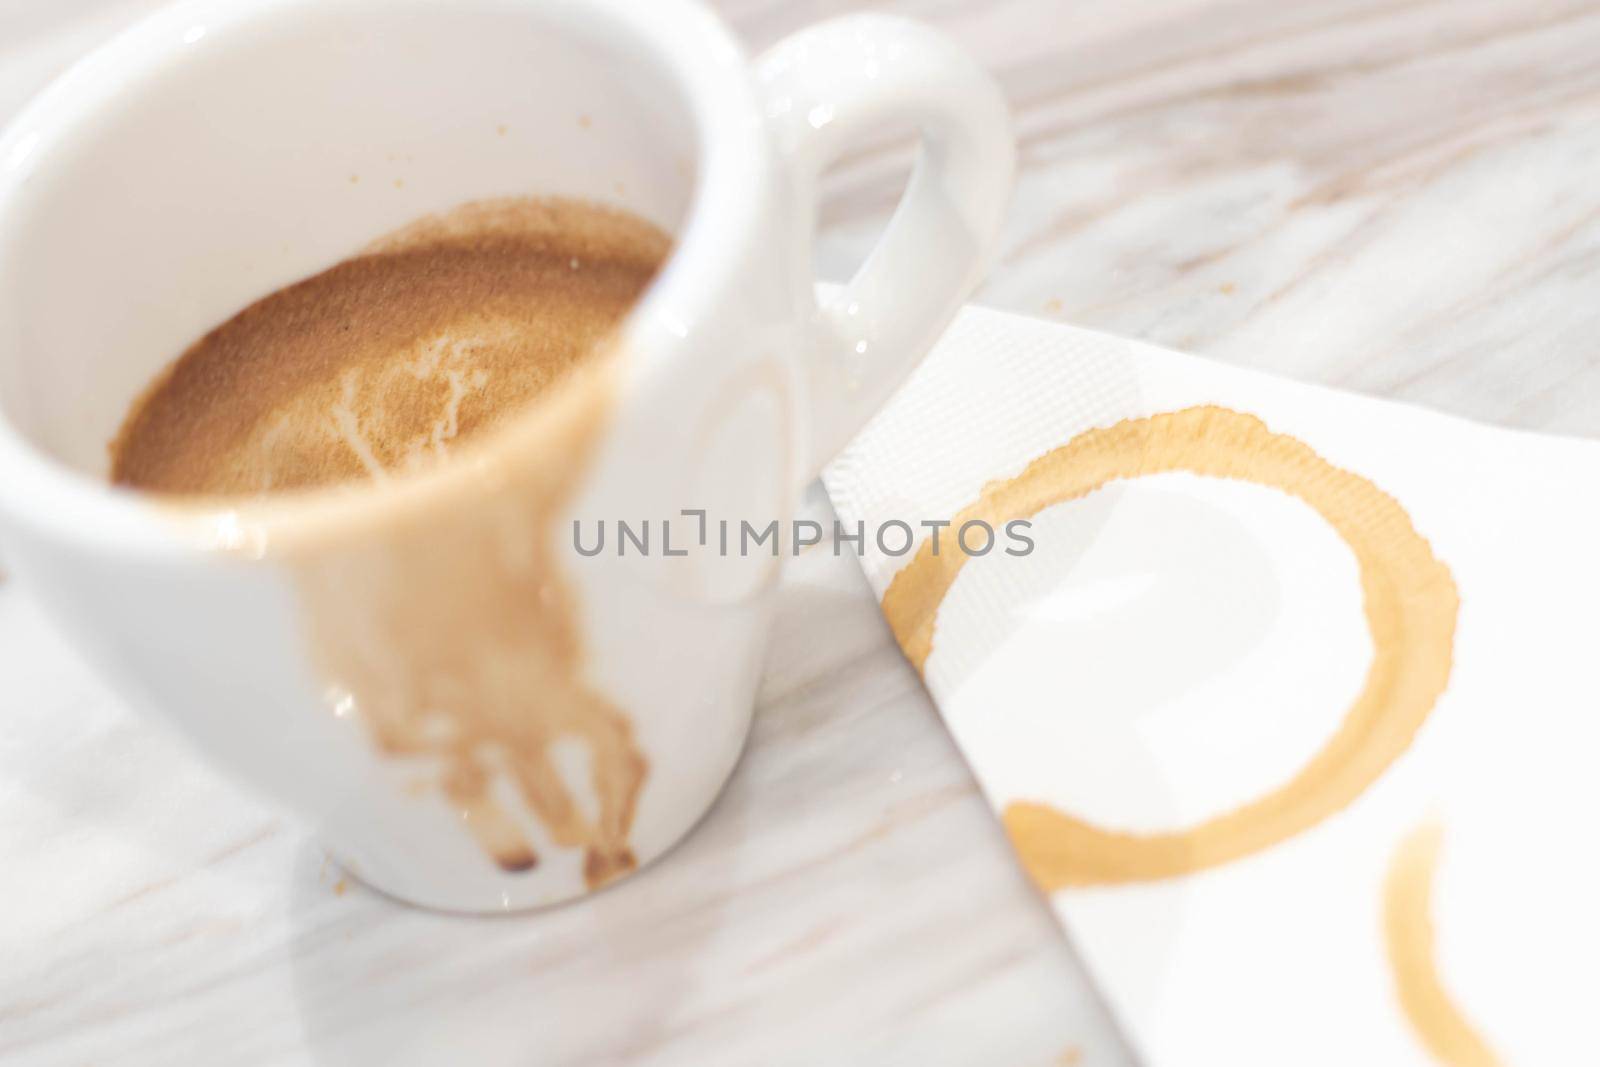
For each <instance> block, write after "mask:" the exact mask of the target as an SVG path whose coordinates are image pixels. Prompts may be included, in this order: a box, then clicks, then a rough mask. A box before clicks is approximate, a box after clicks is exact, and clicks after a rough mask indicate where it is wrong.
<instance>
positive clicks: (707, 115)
mask: <svg viewBox="0 0 1600 1067" xmlns="http://www.w3.org/2000/svg"><path fill="white" fill-rule="evenodd" d="M882 122H902V123H906V124H909V125H913V126H915V127H916V128H917V129H918V130H920V132H921V137H922V144H921V150H920V153H919V156H918V160H917V163H916V168H915V171H914V174H913V177H912V179H911V183H910V185H909V187H908V189H907V192H906V194H905V197H904V199H903V201H902V202H901V204H900V207H899V209H898V211H897V212H896V213H895V215H894V218H893V221H892V222H891V223H890V225H889V227H888V230H887V232H886V233H885V235H884V236H883V238H882V240H881V241H880V243H879V244H878V245H877V247H876V250H875V251H874V252H873V254H872V255H871V257H870V258H869V259H868V261H867V262H866V264H865V265H864V266H863V267H862V268H861V270H860V272H859V273H858V274H857V275H856V277H855V279H854V280H853V281H852V282H851V283H850V285H849V286H847V287H846V288H845V289H844V290H842V291H841V292H840V294H839V296H838V297H837V299H832V300H829V301H828V302H827V304H826V306H821V307H819V306H818V303H817V299H816V297H815V295H814V290H813V279H812V277H811V265H810V250H811V232H812V228H813V225H814V221H815V213H816V191H815V188H816V182H817V178H818V175H819V173H820V172H821V171H822V169H823V168H824V167H825V166H827V165H828V164H829V162H830V161H832V160H833V159H834V158H836V157H837V155H838V154H839V152H840V151H841V150H842V148H843V146H844V145H845V143H846V142H847V141H848V140H849V139H850V138H851V137H852V136H853V135H855V134H856V133H858V132H859V131H861V130H863V129H864V128H866V127H868V126H871V125H875V124H878V123H882ZM1013 151H1014V149H1013V143H1012V139H1011V134H1010V130H1009V121H1008V116H1007V113H1006V109H1005V107H1004V104H1003V101H1002V99H1001V97H1000V94H999V93H998V91H997V90H996V87H995V85H994V84H993V82H992V81H991V80H990V79H989V78H988V77H987V76H986V75H985V74H984V73H983V72H982V71H981V70H980V69H979V68H978V67H976V66H975V65H974V64H973V63H972V62H971V61H970V60H969V59H968V58H966V57H965V56H964V55H963V54H962V53H961V52H960V51H959V50H958V49H957V48H955V47H954V46H953V45H952V44H951V43H950V42H949V41H947V40H946V39H945V38H943V37H941V36H939V35H938V34H936V33H934V32H932V31H930V30H928V29H926V28H924V27H920V26H918V25H915V24H913V23H909V22H905V21H901V20H896V19H891V18H884V17H868V16H861V17H853V18H848V19H844V20H840V21H836V22H832V23H828V24H824V25H820V26H817V27H815V28H812V29H810V30H806V31H804V32H802V33H799V34H797V35H796V36H794V37H792V38H790V39H789V40H787V41H784V42H783V43H781V44H779V45H778V46H777V47H776V48H774V49H773V50H772V51H771V52H769V53H768V54H766V55H765V56H763V57H761V58H760V59H759V60H758V61H757V62H756V63H754V64H753V65H752V64H750V63H749V62H748V61H747V59H746V57H745V55H744V54H743V53H742V52H741V50H740V48H739V46H738V44H737V43H736V42H735V41H734V39H733V38H732V37H731V36H730V35H729V33H728V31H727V29H726V28H725V27H724V26H723V25H721V24H720V22H719V21H718V20H717V19H716V18H715V17H714V16H713V15H712V14H711V13H709V12H708V11H707V10H705V9H703V8H702V7H699V6H697V5H695V4H693V3H690V2H687V0H652V2H650V3H640V2H637V0H451V2H445V0H206V2H201V3H191V4H185V5H180V6H177V7H174V8H171V9H168V10H166V11H164V12H162V13H160V14H158V15H157V16H155V17H154V18H152V19H150V20H149V21H147V22H145V23H143V24H141V25H139V26H137V27H136V28H134V29H132V30H131V31H129V32H127V33H125V34H123V35H122V36H120V37H119V38H117V39H116V40H114V41H112V42H111V43H110V44H108V45H107V46H105V47H104V48H102V49H100V50H99V51H97V52H95V53H94V54H93V55H91V56H90V57H89V58H87V59H85V60H84V61H83V62H82V63H80V64H79V65H77V66H76V67H75V68H73V69H72V70H71V71H70V72H69V73H67V74H66V75H65V76H64V77H62V78H61V79H60V80H59V81H58V82H57V83H56V84H55V85H53V86H52V87H50V88H49V89H48V90H47V91H46V92H45V93H44V94H43V95H42V96H40V97H39V98H38V99H37V100H36V101H34V102H33V103H32V104H31V105H30V106H29V107H28V108H27V109H26V110H25V111H24V112H23V113H22V114H21V115H20V116H19V117H18V118H17V119H16V121H15V122H14V123H13V124H12V126H11V127H10V128H9V130H8V131H7V133H6V134H5V136H4V138H3V140H0V537H3V539H4V540H3V545H0V547H3V549H4V556H5V558H6V561H7V564H8V566H9V567H10V568H11V569H13V570H14V571H15V572H16V573H17V574H18V576H19V577H20V578H22V579H23V580H24V582H25V584H27V585H29V586H30V587H31V588H32V589H33V591H34V592H35V593H36V595H37V596H38V598H39V600H40V601H41V602H42V603H43V604H44V605H45V606H46V607H47V608H48V609H49V610H50V611H51V612H52V613H53V615H54V616H55V617H56V618H57V619H58V620H59V622H60V624H61V625H62V627H63V629H64V630H65V631H66V632H68V633H69V635H71V636H72V637H73V638H74V639H75V641H76V642H77V643H78V645H79V647H80V648H81V650H82V651H83V652H84V654H85V656H86V657H88V658H89V659H90V660H91V662H92V663H94V664H95V665H96V666H97V667H98V668H99V669H100V670H101V671H103V672H104V674H105V676H106V677H107V678H108V679H109V680H110V681H111V682H112V683H113V684H114V685H116V686H117V687H118V689H119V691H120V692H123V693H125V694H126V695H127V696H128V698H129V699H130V700H133V701H135V702H136V703H138V704H140V705H142V706H144V707H147V708H149V709H150V710H151V711H152V712H153V713H156V714H159V715H161V716H163V717H165V718H166V719H168V720H169V721H171V722H173V723H174V724H175V725H176V726H177V727H178V728H179V730H180V731H181V732H182V733H184V734H186V735H187V736H188V737H189V738H190V739H191V740H192V741H193V742H194V743H195V744H196V745H197V746H198V747H199V748H200V749H202V750H203V751H204V752H205V753H206V754H207V755H209V756H210V757H211V758H212V759H213V760H214V761H215V762H216V763H217V764H218V765H220V766H222V767H224V768H225V769H227V770H228V771H230V772H232V773H233V774H235V775H236V776H237V777H239V778H241V779H243V780H245V781H248V782H250V783H252V784H254V785H255V786H257V787H259V788H261V789H263V790H265V791H266V792H267V793H269V794H270V795H272V796H274V797H277V798H278V799H279V800H281V801H282V802H284V803H286V804H287V805H289V806H291V807H292V808H294V809H295V810H297V811H298V812H300V813H301V814H302V815H304V816H305V817H307V818H309V819H310V820H312V821H313V823H314V824H315V825H316V826H317V827H319V828H320V830H321V832H322V833H323V834H324V835H325V838H326V840H327V841H328V843H329V845H330V847H331V849H332V850H333V851H334V853H335V854H336V855H337V856H339V857H340V859H341V860H342V861H343V862H345V863H346V864H347V865H348V866H349V867H350V868H351V869H352V870H353V871H354V873H356V874H357V875H358V876H359V877H361V878H363V879H365V880H367V881H369V882H370V883H371V884H373V885H375V886H377V887H378V888H380V889H382V890H385V891H387V892H389V893H391V894H393V895H394V896H397V897H400V898H402V899H405V900H408V901H413V902H416V903H420V904H425V905H431V906H434V907H440V908H448V909H459V910H467V911H487V910H501V909H509V908H517V907H526V906H531V905H538V904H545V903H550V902H554V901H558V900H562V899H565V898H569V897H572V896H575V895H578V894H580V893H583V892H585V891H586V890H587V889H591V888H594V887H596V886H598V885H601V884H604V883H605V882H607V881H609V880H611V879H612V878H615V877H617V876H619V875H621V874H625V873H627V872H628V871H629V870H632V869H633V868H635V867H636V866H638V865H640V864H642V863H646V862H648V861H650V860H651V859H653V858H654V857H656V856H658V855H660V854H661V853H662V852H664V851H665V850H666V849H667V848H669V847H670V846H671V845H672V844H673V843H674V842H675V841H676V840H678V839H679V838H680V837H681V836H682V835H683V834H684V833H685V832H686V831H687V830H688V829H689V828H690V827H691V826H692V825H693V824H694V822H695V821H696V819H698V818H699V817H700V816H701V815H702V814H703V813H704V812H705V810H706V809H707V808H708V807H709V806H710V804H711V802H712V800H713V799H714V798H715V796H716V794H717V792H718V791H719V789H720V788H721V786H722V784H723V783H724V781H725V780H726V778H727V776H728V774H729V773H730V771H731V770H732V768H733V766H734V763H735V761H736V760H737V757H738V754H739V751H740V748H741V746H742V744H743V742H744V738H745V736H746V733H747V731H748V727H749V722H750V715H751V704H752V694H753V691H754V688H755V685H756V680H757V674H758V671H759V668H760V664H761V655H762V650H763V645H764V643H765V640H766V635H767V628H768V618H769V614H770V606H771V596H770V593H771V589H772V585H773V579H774V575H775V570H776V567H777V563H778V561H776V560H774V559H773V558H772V557H771V556H770V555H769V554H767V553H766V552H754V553H746V554H740V553H738V552H728V553H723V552H721V551H719V550H717V548H716V546H715V538H712V539H710V540H711V544H710V545H709V546H697V547H696V550H695V551H691V552H689V553H688V555H687V556H683V557H677V556H674V557H670V558H663V557H662V556H661V554H660V553H659V552H658V553H657V554H656V555H655V556H644V555H641V554H638V553H635V554H633V555H630V556H628V557H626V558H618V557H617V556H616V555H615V554H614V553H613V552H612V551H610V550H608V551H607V552H604V553H602V554H600V555H597V556H592V557H589V556H583V555H580V554H579V553H577V552H575V551H573V547H572V539H571V538H570V537H569V536H568V532H567V530H568V527H569V526H570V525H571V521H572V520H573V519H574V518H578V519H582V520H584V521H592V522H599V521H605V520H611V521H615V520H617V519H629V520H641V519H649V518H668V517H672V516H676V515H678V514H679V513H680V511H682V510H683V509H703V510H705V511H707V512H708V513H709V514H710V515H712V516H718V515H720V516H730V517H736V518H737V517H742V516H751V517H756V518H758V519H764V518H766V517H772V518H782V517H784V516H786V515H788V514H789V509H790V507H791V506H792V505H793V503H794V501H795V498H796V494H797V492H798V491H799V489H800V488H801V487H802V486H803V485H804V484H805V483H806V482H807V481H808V480H809V479H811V478H812V477H814V476H815V474H816V472H817V471H818V469H819V468H820V467H821V465H822V464H823V463H825V462H826V461H827V460H828V458H829V457H830V456H831V455H832V454H833V453H834V452H835V451H836V450H837V449H838V448H839V447H840V446H841V445H842V444H843V443H844V442H845V441H846V439H847V438H848V437H849V436H850V435H851V434H853V433H854V431H855V430H856V429H858V428H859V427H860V426H861V425H862V423H863V422H864V421H865V420H866V418H867V417H868V416H869V415H870V414H871V413H872V412H873V411H874V410H875V409H876V408H877V407H878V406H879V405H880V404H881V403H882V401H883V400H884V399H885V398H886V397H887V396H888V394H889V393H890V392H891V391H892V390H893V389H894V387H895V386H896V385H897V384H898V383H899V381H900V380H901V379H902V378H903V377H904V376H905V374H906V373H907V372H908V371H909V370H910V368H911V367H912V366H913V365H914V364H915V363H916V362H917V360H918V359H919V358H920V357H921V356H922V355H923V353H924V352H925V351H926V349H927V348H928V347H929V345H930V344H931V343H932V341H933V339H934V338H935V337H936V336H937V335H938V334H939V332H940V331H941V330H942V329H943V327H944V326H945V324H946V323H947V322H948V320H949V319H950V317H951V316H952V314H953V313H954V312H955V310H956V308H957V306H958V305H959V303H960V302H961V300H962V299H963V298H964V297H965V295H966V294H967V293H968V291H969V290H970V288H971V286H972V285H973V284H974V283H975V281H976V279H977V277H978V274H979V271H980V269H981V265H982V262H983V259H984V256H985V252H986V250H987V249H988V247H989V246H990V244H991V242H992V239H993V238H994V236H995V232H996V229H997V227H998V224H999V220H1000V216H1001V213H1002V209H1003V203H1004V200H1005V197H1006V194H1007V192H1008V190H1009V186H1010V180H1011V174H1012V167H1013ZM508 195H562V196H572V197H579V198H583V199H587V200H590V201H599V202H602V203H609V204H614V205H617V206H621V207H624V208H627V209H629V210H631V211H633V212H635V213H637V214H640V215H642V216H644V217H646V218H649V219H651V220H652V221H654V222H657V223H659V224H660V225H662V226H663V227H665V228H667V229H668V230H669V231H670V232H671V233H673V234H674V235H675V237H676V247H675V251H674V252H673V254H672V256H671V258H670V260H669V261H668V263H667V265H666V267H665V268H664V270H663V271H662V273H661V275H660V276H659V278H658V279H657V280H656V282H655V283H654V284H653V286H652V287H651V288H650V289H649V291H648V292H647V294H646V295H645V297H644V298H643V300H642V301H641V302H640V303H639V305H638V306H637V307H636V309H635V310H634V312H633V313H632V315H631V316H630V317H629V319H628V320H627V321H626V323H625V325H624V327H623V329H622V333H621V340H620V343H619V345H618V348H617V352H616V354H615V355H614V357H613V358H612V359H611V360H610V361H609V362H606V363H604V364H603V366H604V368H605V369H604V370H596V371H594V372H593V373H592V374H588V375H587V377H586V376H585V375H577V376H575V377H574V382H573V383H572V384H568V385H566V386H563V387H562V389H560V390H557V391H556V395H553V396H552V398H551V399H550V400H549V401H548V402H547V403H544V404H541V405H540V406H539V407H538V408H537V409H536V410H534V411H533V412H530V414H529V415H527V416H526V417H523V418H520V419H518V420H516V421H515V424H514V425H513V426H512V427H510V428H509V429H508V430H506V431H505V432H503V433H501V434H500V435H499V436H497V437H494V438H493V439H491V440H488V441H486V442H484V444H483V445H482V447H481V448H480V449H479V450H477V451H476V452H472V453H471V454H470V456H468V455H467V454H466V453H463V457H462V458H460V459H459V460H456V461H452V462H451V463H448V464H444V465H442V466H441V467H440V468H438V469H437V470H435V471H433V472H430V473H427V474H425V475H419V476H412V477H409V478H407V479H405V480H403V481H397V482H395V483H393V484H390V485H388V486H385V487H363V488H360V489H358V490H343V491H330V490H322V491H317V492H310V493H296V494H283V495H279V496H274V497H271V498H269V500H268V501H267V502H266V503H265V504H246V503H237V502H215V503H214V504H197V505H193V506H187V507H176V506H173V505H172V504H170V503H168V502H163V501H158V500H154V499H152V498H149V497H145V496H141V495H139V494H136V493H134V492H131V491H128V490H124V489H121V488H114V487H112V486H110V485H109V484H107V480H106V475H107V467H108V461H107V444H108V441H109V440H110V439H111V437H112V436H113V434H114V433H115V431H116V429H117V427H118V425H119V423H120V421H121V419H122V417H123V416H124V414H125V413H126V411H127V409H128V407H129V405H130V404H131V403H132V402H133V401H134V399H135V398H136V396H137V395H138V394H139V392H140V390H141V389H142V388H144V387H145V386H146V385H147V383H149V382H150V381H151V380H152V378H153V377H155V376H156V375H157V373H158V372H159V371H160V370H161V369H162V367H163V366H164V365H166V364H167V363H169V362H170V361H171V360H172V359H173V357H174V356H175V355H176V354H177V353H178V352H180V351H182V350H183V349H184V348H185V347H187V345H188V344H189V343H190V342H192V341H193V340H194V339H196V338H197V337H199V336H200V335H201V334H203V333H204V332H206V331H207V330H208V329H209V328H211V327H212V326H214V325H216V324H218V323H219V322H221V321H223V320H225V319H227V318H228V317H229V316H231V315H232V314H233V313H235V312H236V311H237V310H239V309H240V308H242V307H244V306H245V305H247V304H249V303H250V302H252V301H253V300H255V299H257V298H259V297H261V296H263V295H265V294H267V293H268V292H270V291H272V290H274V289H276V288H280V287H282V286H284V285H286V284H288V283H290V282H293V281H295V280H298V279H300V278H302V277H305V276H307V275H310V274H313V273H315V272H317V271H319V270H322V269H325V268H327V267H329V266H331V265H332V264H334V263H336V262H338V261H339V260H341V259H343V258H346V257H348V256H349V255H351V254H353V253H354V252H356V251H357V250H359V249H360V248H362V247H363V246H364V245H366V244H367V243H368V242H370V241H371V240H373V239H374V238H375V237H377V236H379V235H381V234H384V233H386V232H389V231H393V230H395V229H396V228H398V227H400V226H402V225H403V224H406V223H408V222H410V221H412V220H415V219H416V218H418V217H419V216H423V215H426V214H429V213H432V212H437V211H441V210H444V209H448V208H451V207H454V206H456V205H459V204H461V203H463V202H467V201H472V200H476V199H482V198H488V197H500V196H508ZM596 366H602V365H601V364H597V365H596ZM680 550H681V549H680ZM552 620H553V621H552Z"/></svg>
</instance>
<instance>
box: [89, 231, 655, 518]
mask: <svg viewBox="0 0 1600 1067" xmlns="http://www.w3.org/2000/svg"><path fill="white" fill-rule="evenodd" d="M670 245H671V241H670V238H669V237H667V235H666V234H664V233H662V232H661V231H660V230H659V229H657V228H656V227H654V226H652V225H651V224H649V223H647V222H645V221H643V220H641V219H638V218H635V217H633V216H631V215H626V214H623V213H621V212H615V211H610V210H607V209H604V208H600V207H597V206H594V205H589V204H584V203H581V202H577V201H568V200H502V201H491V202H485V203H479V204H471V205H467V206H466V207H463V208H460V209H457V210H456V211H453V212H451V213H449V214H447V215H442V216H437V217H434V218H429V219H424V220H422V221H420V222H418V223H415V224H413V225H411V226H409V227H407V228H406V229H404V230H402V231H400V232H398V233H396V234H394V235H392V236H390V237H387V238H384V239H382V240H380V241H378V242H376V243H375V244H374V245H372V246H370V247H369V248H368V249H367V250H366V251H365V252H364V253H363V254H361V255H358V256H355V257H353V258H351V259H348V260H345V261H344V262H342V263H340V264H338V265H337V266H334V267H332V268H330V269H329V270H326V271H323V272H322V273H320V274H317V275H315V276H313V277H311V278H307V279H305V280H304V281H301V282H298V283H296V284H294V285H291V286H289V287H287V288H285V289H281V290H279V291H277V292H275V293H273V294H271V295H270V296H267V297H265V298H263V299H261V300H259V301H257V302H256V303H254V304H252V305H250V306H249V307H247V308H245V309H244V310H243V311H241V312H240V313H239V314H237V315H235V316H234V317H233V318H231V319H229V320H228V321H227V322H225V323H224V324H222V325H221V326H219V327H217V328H216V329H214V330H212V331H211V332H210V333H208V334H207V335H206V336H205V337H203V338H201V339H200V340H199V341H198V342H196V343H195V344H194V345H193V346H191V347H190V348H189V349H188V351H186V352H184V353H183V355H182V356H181V357H180V358H179V359H178V360H177V362H176V363H174V364H173V365H172V366H171V367H170V368H168V370H167V371H166V372H165V374H164V375H163V376H162V377H161V379H160V380H158V381H157V382H156V383H155V384H154V385H153V386H152V387H151V388H150V390H149V391H148V392H147V393H146V395H145V396H144V397H143V398H142V399H141V400H140V401H139V402H138V403H137V404H136V405H135V407H134V409H133V411H132V413H131V414H130V415H129V417H128V419H127V421H126V422H125V423H124V425H123V427H122V430H121V432H120V433H119V434H118V435H117V438H116V440H115V442H113V444H112V457H113V463H112V472H113V473H112V479H113V481H115V482H117V483H119V484H124V485H129V486H133V487H135V488H140V489H145V490H151V491H156V492H164V493H189V494H256V493H262V492H268V491H276V490H286V489H303V488H310V487H314V486H320V485H328V484H332V483H337V482H342V481H353V480H359V479H362V478H375V479H380V480H381V479H384V478H387V477H389V476H392V475H395V474H403V473H408V472H412V471H416V470H419V469H421V468H424V467H426V466H428V465H430V464H433V463H435V462H437V461H438V460H440V459H442V458H444V457H445V456H446V455H447V454H448V453H449V450H450V448H451V447H452V446H454V445H455V444H456V443H457V442H460V441H463V440H466V439H469V438H471V437H473V436H474V435H476V434H478V433H480V432H481V431H483V430H484V429H486V428H487V427H489V426H492V425H494V424H496V423H497V422H499V421H500V420H502V419H503V418H504V417H505V416H506V415H507V414H508V413H511V412H515V411H519V410H522V409H524V408H525V407H526V406H527V405H528V403H529V402H530V401H532V400H533V399H534V398H536V397H537V396H539V395H540V394H541V393H542V392H543V391H544V390H545V389H547V388H548V387H549V386H550V384H551V383H552V382H554V381H556V380H558V379H559V378H561V377H562V376H563V375H565V374H566V373H568V372H569V371H570V369H571V368H572V366H573V365H574V364H575V363H577V362H578V361H580V360H582V359H583V358H584V356H585V355H586V354H587V353H589V352H591V351H593V349H594V347H595V346H596V345H597V344H598V343H599V342H600V341H601V340H602V339H603V338H604V337H605V336H606V334H607V333H609V332H610V331H611V330H612V329H613V328H614V327H615V326H616V325H617V324H618V322H619V321H620V320H621V319H622V318H623V316H624V315H625V314H626V313H627V311H628V309H629V308H630V307H631V306H632V305H633V303H634V302H635V301H636V300H637V299H638V297H639V295H640V294H641V293H642V292H643V290H644V289H645V287H646V286H648V285H649V283H650V281H651V279H652V278H653V277H654V275H655V273H656V271H657V270H658V269H659V267H660V265H661V263H662V261H663V260H664V259H665V257H666V255H667V252H668V251H669V249H670Z"/></svg>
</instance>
